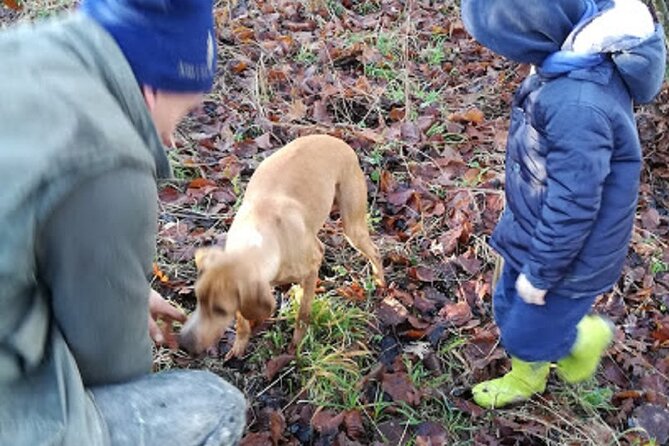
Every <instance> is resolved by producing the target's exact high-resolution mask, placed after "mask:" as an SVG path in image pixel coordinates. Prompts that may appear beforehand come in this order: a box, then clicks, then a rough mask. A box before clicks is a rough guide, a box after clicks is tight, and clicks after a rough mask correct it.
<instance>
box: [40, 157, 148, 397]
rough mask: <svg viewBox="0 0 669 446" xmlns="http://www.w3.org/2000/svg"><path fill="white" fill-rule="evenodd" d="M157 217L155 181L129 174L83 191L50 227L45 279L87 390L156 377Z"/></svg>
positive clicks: (43, 241) (43, 247)
mask: <svg viewBox="0 0 669 446" xmlns="http://www.w3.org/2000/svg"><path fill="white" fill-rule="evenodd" d="M156 217H157V192H156V184H155V180H154V178H153V176H152V175H151V174H149V173H147V172H142V171H139V170H132V169H123V170H116V171H111V172H108V173H105V174H103V175H102V176H98V177H95V178H93V179H90V180H88V181H87V182H85V183H83V184H81V185H79V186H78V187H77V188H76V190H74V191H73V192H72V193H71V194H70V195H69V196H67V197H65V198H64V199H63V200H62V202H61V203H60V204H58V205H57V206H56V208H55V211H54V212H53V213H52V215H51V216H50V217H48V219H47V221H46V222H45V223H44V224H43V225H42V228H41V233H40V236H39V239H38V240H39V249H38V262H39V267H40V276H41V280H43V281H44V282H45V285H46V286H47V288H48V289H49V292H50V296H51V307H52V310H53V316H54V319H55V321H56V323H57V324H58V326H59V327H60V329H61V331H62V333H63V335H64V337H65V340H66V341H67V344H68V346H69V348H70V350H71V352H72V354H73V355H74V359H75V361H76V363H77V366H78V368H79V371H80V373H81V376H82V378H83V381H84V384H85V385H86V386H87V387H88V386H92V385H99V384H110V383H114V382H119V381H126V380H128V379H131V378H133V377H135V376H138V375H142V374H145V373H148V372H150V371H151V362H152V353H151V342H150V338H149V334H148V322H147V321H148V297H149V291H150V287H149V282H148V274H149V272H150V267H151V262H152V260H153V256H154V253H155V238H156V224H157V218H156Z"/></svg>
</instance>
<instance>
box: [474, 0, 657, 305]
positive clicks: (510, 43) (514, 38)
mask: <svg viewBox="0 0 669 446" xmlns="http://www.w3.org/2000/svg"><path fill="white" fill-rule="evenodd" d="M515 3H518V4H519V5H521V6H518V7H519V8H521V9H522V8H525V10H528V11H527V12H528V14H527V15H526V16H523V15H522V14H517V13H513V11H514V5H513V4H515ZM604 3H605V2H600V5H601V4H604ZM579 4H580V3H579V0H561V1H551V2H527V1H526V0H506V1H499V0H463V19H464V21H465V24H466V26H467V29H468V30H469V32H470V33H472V34H473V35H474V37H475V38H476V39H477V40H478V41H479V42H481V43H482V44H483V45H485V46H488V47H489V48H491V49H493V50H494V51H496V52H498V53H500V54H502V55H504V56H507V57H510V58H511V59H513V60H517V61H520V62H526V63H532V64H536V65H541V62H542V60H543V59H544V58H545V57H546V56H547V55H548V54H550V53H552V52H555V51H557V50H559V49H560V45H561V43H562V42H563V41H564V40H565V38H566V37H567V34H568V33H569V32H570V30H571V29H572V28H573V27H574V25H575V24H576V22H577V21H578V19H579V18H580V15H581V14H582V7H581V9H579ZM495 8H497V9H498V10H497V11H495V10H494V9H495ZM529 10H532V11H529ZM515 11H516V12H517V11H518V9H515ZM538 17H539V18H541V17H544V18H545V20H537V18H538ZM528 18H529V19H530V20H535V21H536V22H537V23H538V25H537V26H540V27H542V28H541V29H540V30H537V29H536V28H533V27H532V25H531V24H528V22H527V20H528ZM565 33H567V34H565ZM665 58H666V50H665V46H664V37H663V33H662V30H661V29H660V28H659V27H657V29H656V33H655V34H654V35H653V36H651V37H650V38H647V39H645V40H643V41H641V42H639V44H638V45H637V46H636V47H634V48H632V49H631V50H626V51H624V52H622V53H618V54H612V55H608V56H607V59H606V61H605V62H603V63H601V64H599V65H597V66H595V67H590V68H583V69H576V70H574V71H571V72H568V73H565V74H562V75H554V76H548V75H542V74H541V70H538V73H537V74H533V75H530V76H529V77H528V78H527V79H525V81H524V82H523V83H522V84H521V86H520V87H519V89H518V91H517V92H516V95H515V98H514V101H513V108H512V112H511V123H510V129H509V135H508V142H507V148H506V198H507V207H506V210H505V211H504V213H503V215H502V218H501V220H500V222H499V223H498V226H497V228H496V229H495V231H494V233H493V236H492V239H491V245H492V246H493V247H494V248H495V249H496V250H497V251H498V252H499V253H500V254H501V255H502V256H503V257H504V259H505V261H506V262H508V264H509V265H510V266H512V267H513V268H514V269H516V270H518V271H522V272H523V273H524V274H525V275H526V276H527V277H528V279H529V280H530V282H531V283H532V284H533V285H534V286H535V287H536V288H539V289H546V290H551V291H552V292H554V293H559V294H564V295H570V296H572V297H581V296H592V295H595V294H599V293H601V292H604V291H607V290H609V289H610V288H611V287H612V286H613V285H614V284H615V283H616V281H617V280H618V278H619V276H620V273H621V271H622V267H623V264H624V261H625V257H626V254H627V249H628V245H629V240H630V237H631V234H632V228H633V222H634V215H635V210H636V204H637V193H638V187H639V177H640V171H641V162H642V153H641V147H640V144H639V138H638V132H637V129H636V124H635V119H634V114H633V108H632V107H633V101H636V102H638V103H643V102H648V101H650V100H652V99H653V97H654V96H655V95H656V94H657V93H658V91H659V89H660V87H661V84H662V79H663V75H664V67H665Z"/></svg>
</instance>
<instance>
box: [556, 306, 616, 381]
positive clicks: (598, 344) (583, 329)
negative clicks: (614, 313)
mask: <svg viewBox="0 0 669 446" xmlns="http://www.w3.org/2000/svg"><path fill="white" fill-rule="evenodd" d="M576 328H577V330H578V334H577V335H576V342H575V343H574V346H573V347H572V349H571V353H570V354H569V356H567V357H565V358H562V359H561V360H559V361H558V362H557V374H558V376H559V377H560V378H561V379H562V380H563V381H566V382H568V383H572V384H573V383H578V382H581V381H585V380H587V379H589V378H591V377H592V376H594V374H595V372H596V371H597V366H598V365H599V361H601V359H602V356H603V355H604V351H605V350H606V348H607V347H608V346H609V344H610V343H611V340H612V339H613V324H612V323H611V321H609V320H608V319H605V318H603V317H601V316H586V317H584V318H583V319H581V322H579V323H578V325H577V327H576Z"/></svg>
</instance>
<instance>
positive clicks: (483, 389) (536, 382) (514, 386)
mask: <svg viewBox="0 0 669 446" xmlns="http://www.w3.org/2000/svg"><path fill="white" fill-rule="evenodd" d="M549 369H550V364H549V363H547V362H525V361H522V360H520V359H518V358H511V371H510V372H509V373H507V374H506V375H504V376H503V377H501V378H497V379H491V380H490V381H484V382H482V383H479V384H477V385H475V386H474V387H473V388H472V394H473V396H474V401H475V402H476V404H478V405H479V406H481V407H485V408H488V409H494V408H497V407H504V406H506V405H508V404H512V403H518V402H521V401H527V400H529V399H530V398H531V397H532V395H534V394H535V393H542V392H543V391H544V390H546V381H547V380H548V372H549Z"/></svg>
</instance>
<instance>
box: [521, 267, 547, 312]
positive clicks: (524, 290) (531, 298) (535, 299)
mask: <svg viewBox="0 0 669 446" xmlns="http://www.w3.org/2000/svg"><path fill="white" fill-rule="evenodd" d="M516 291H517V292H518V295H519V296H520V298H521V299H523V301H525V303H528V304H534V305H544V304H545V303H546V300H545V297H546V290H540V289H538V288H535V287H534V285H532V284H531V283H530V281H529V280H527V277H526V276H525V274H521V275H520V276H518V279H516Z"/></svg>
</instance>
